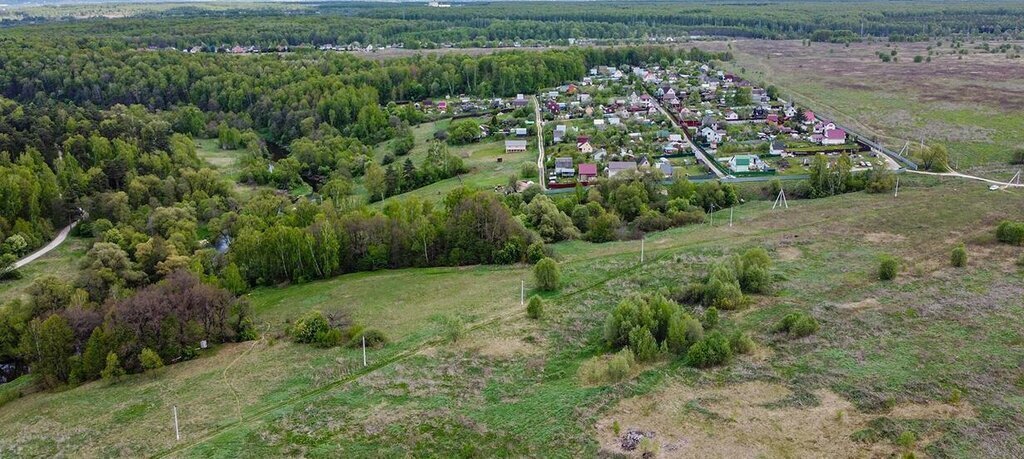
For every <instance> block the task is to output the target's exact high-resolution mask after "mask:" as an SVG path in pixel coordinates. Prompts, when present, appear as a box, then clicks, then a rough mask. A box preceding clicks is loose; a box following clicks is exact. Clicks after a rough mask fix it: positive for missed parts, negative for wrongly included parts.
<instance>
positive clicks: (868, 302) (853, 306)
mask: <svg viewBox="0 0 1024 459" xmlns="http://www.w3.org/2000/svg"><path fill="white" fill-rule="evenodd" d="M880 307H882V303H879V302H878V300H877V299H875V298H865V299H863V300H860V301H854V302H852V303H843V304H841V305H839V309H840V310H842V311H854V312H857V311H864V310H868V309H878V308H880Z"/></svg>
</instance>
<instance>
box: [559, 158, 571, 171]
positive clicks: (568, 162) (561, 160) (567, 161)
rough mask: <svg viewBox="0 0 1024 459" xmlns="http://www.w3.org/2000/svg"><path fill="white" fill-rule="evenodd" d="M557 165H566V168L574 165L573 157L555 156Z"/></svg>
mask: <svg viewBox="0 0 1024 459" xmlns="http://www.w3.org/2000/svg"><path fill="white" fill-rule="evenodd" d="M555 167H565V168H570V167H572V158H569V157H562V158H555Z"/></svg>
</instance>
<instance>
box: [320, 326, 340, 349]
mask: <svg viewBox="0 0 1024 459" xmlns="http://www.w3.org/2000/svg"><path fill="white" fill-rule="evenodd" d="M314 343H315V344H316V345H317V347H322V348H325V349H326V348H331V347H335V346H341V345H342V344H345V334H344V333H342V332H341V330H339V329H337V328H328V329H327V330H324V331H322V332H320V333H317V335H316V339H315V340H314Z"/></svg>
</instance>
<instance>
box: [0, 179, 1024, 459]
mask: <svg viewBox="0 0 1024 459" xmlns="http://www.w3.org/2000/svg"><path fill="white" fill-rule="evenodd" d="M1018 193H1019V192H1017V193H1015V192H1004V191H1000V192H990V191H988V190H987V189H985V188H984V187H983V186H981V185H976V184H968V183H964V182H958V181H955V180H952V179H948V180H934V179H922V178H915V179H909V178H907V180H905V184H904V188H902V189H901V192H900V196H899V197H898V198H894V197H893V196H892V195H886V194H882V195H870V194H864V193H855V194H850V195H844V196H838V197H833V198H827V199H819V200H807V201H795V202H793V204H792V205H791V207H790V208H789V209H788V210H785V211H779V210H775V211H773V210H771V205H770V203H767V202H763V201H752V202H749V203H747V204H744V205H741V206H739V207H737V208H736V210H735V212H734V223H733V226H731V227H730V226H728V224H727V223H725V222H727V221H728V216H727V215H725V214H723V213H721V212H720V213H719V215H717V216H716V219H715V222H716V223H715V225H714V226H711V225H697V226H689V227H684V228H676V229H672V230H668V231H665V232H661V233H651V234H649V235H648V236H647V239H646V240H645V252H646V253H645V262H644V263H643V264H640V260H639V253H638V251H639V242H638V241H623V242H613V243H606V244H591V243H587V242H581V241H572V242H566V243H559V244H556V245H555V246H554V247H555V250H556V254H557V257H558V258H559V260H560V261H561V266H562V271H563V278H564V282H563V286H562V288H561V289H560V290H559V291H558V292H556V293H553V294H546V295H545V298H546V300H547V304H546V315H545V318H543V319H542V320H540V321H534V320H530V319H527V318H526V317H525V314H524V311H523V308H522V307H521V306H520V304H519V283H520V281H521V280H525V281H526V287H527V295H530V294H531V293H532V287H533V285H532V279H531V277H530V275H529V272H530V271H529V267H526V266H519V267H485V266H481V267H465V268H429V269H407V270H399V271H380V272H372V273H358V274H351V275H344V276H341V277H338V278H335V279H331V280H327V281H321V282H315V283H308V284H300V285H293V286H285V287H277V288H263V289H259V290H256V291H254V292H253V293H251V294H249V295H248V299H249V301H250V302H251V303H252V304H253V306H254V309H255V311H256V313H257V317H258V318H259V326H260V327H261V330H262V331H263V337H262V339H260V340H258V341H253V342H247V343H239V344H232V345H224V346H220V347H219V348H217V349H214V350H212V351H210V352H208V353H207V354H205V355H203V356H202V357H201V358H199V359H197V360H194V361H189V362H184V363H181V364H177V365H174V366H172V367H168V368H166V369H164V370H162V371H163V372H162V373H158V374H143V375H135V376H130V377H128V379H126V380H124V381H122V382H119V383H116V384H108V383H104V382H93V383H90V384H87V385H84V386H81V387H77V388H74V389H71V390H68V391H65V392H58V393H39V394H32V395H28V396H26V397H24V398H21V399H18V400H14V401H12V402H10V403H8V404H7V405H6V406H4V407H3V408H0V438H2V440H0V452H2V453H7V454H12V453H13V454H17V455H61V454H84V455H134V456H138V455H156V456H164V455H170V456H202V457H209V456H213V457H234V456H238V455H240V454H242V455H305V456H331V455H338V454H346V455H348V456H355V457H358V456H379V455H445V456H471V455H481V454H487V455H494V454H498V455H501V454H505V455H565V456H575V455H581V454H582V455H593V454H596V453H598V452H599V451H602V450H604V451H606V452H610V453H611V452H615V453H623V452H624V451H621V450H619V449H617V437H618V436H617V434H616V433H615V427H614V426H616V425H618V426H620V427H621V429H626V428H638V429H644V430H654V431H655V432H656V434H657V437H656V438H657V439H658V442H659V447H660V451H661V453H662V454H664V455H667V456H697V455H699V454H698V452H700V454H705V453H709V452H710V453H712V454H717V455H722V456H726V455H745V456H750V455H772V456H794V455H795V456H815V455H821V454H826V453H829V452H833V451H839V452H846V453H849V455H860V454H861V453H862V452H864V451H872V452H876V453H879V454H889V453H894V452H901V451H916V452H918V453H919V454H920V453H926V454H929V455H952V456H973V455H979V454H982V455H989V454H994V455H1015V454H1019V453H1021V450H1020V448H1021V446H1020V443H1019V442H1018V439H1019V438H1024V437H1022V436H1024V416H1022V413H1021V411H1020V406H1021V405H1020V401H1021V400H1024V398H1022V397H1024V391H1022V388H1021V387H1019V385H1018V384H1019V381H1021V380H1024V379H1022V374H1021V373H1020V370H1019V368H1018V365H1017V362H1019V361H1020V359H1021V358H1024V347H1022V346H1024V337H1022V335H1021V334H1020V332H1019V330H1018V329H1017V327H1016V326H1015V325H1014V324H1015V323H1018V322H1019V320H1021V319H1022V318H1024V305H1022V304H1021V303H1020V297H1021V294H1022V293H1024V277H1022V275H1021V272H1020V270H1019V268H1018V267H1017V266H1015V265H1014V262H1015V261H1016V260H1017V259H1018V258H1019V257H1020V256H1021V250H1020V249H1019V248H1015V247H1011V246H1006V245H1000V244H998V243H996V242H995V239H994V236H993V234H994V233H993V231H994V226H995V225H996V224H997V223H998V221H999V220H1000V219H1002V218H1006V217H1014V218H1024V213H1022V211H1021V209H1020V208H1019V199H1020V197H1019V196H1018ZM725 212H727V211H725ZM959 242H965V243H966V245H967V248H968V252H969V253H970V257H971V258H970V262H969V265H968V268H967V269H956V268H952V267H949V261H948V260H949V251H950V249H951V248H952V247H953V246H954V245H955V244H957V243H959ZM752 246H761V247H765V248H767V249H769V251H770V253H771V255H772V258H773V260H774V268H773V272H774V274H775V276H776V278H777V289H776V292H775V293H774V294H772V295H766V296H756V297H754V298H753V300H754V301H753V303H752V304H751V305H750V306H749V307H747V308H745V309H743V310H740V311H736V312H727V313H725V314H724V315H723V324H722V325H721V327H723V329H725V330H734V329H739V330H746V331H749V332H751V333H752V334H753V337H754V339H755V341H756V343H757V347H756V350H755V352H754V353H753V354H752V355H749V356H743V357H740V358H739V359H737V360H735V361H734V362H732V363H731V364H729V365H727V366H724V367H721V368H718V369H714V370H696V369H692V368H688V367H685V366H683V365H682V364H681V363H680V362H679V361H676V360H662V361H658V362H655V363H650V364H645V365H644V366H642V367H641V368H640V369H639V370H637V371H636V372H635V374H634V375H633V376H632V377H631V379H629V380H628V381H626V382H624V383H620V384H605V385H597V386H592V385H586V384H584V383H582V382H581V381H580V380H579V379H578V378H577V376H576V372H577V369H578V368H579V366H580V365H581V364H582V363H583V362H584V361H586V360H587V359H589V358H591V357H593V356H595V355H599V354H601V353H603V352H605V348H604V344H603V342H602V341H601V339H600V336H601V328H602V323H603V320H604V316H605V314H606V312H607V311H608V310H610V309H611V308H612V307H613V306H614V305H615V304H616V303H617V302H618V301H619V300H620V299H622V298H625V297H627V296H629V295H632V294H635V293H641V292H646V293H650V292H655V291H659V290H664V289H668V288H671V287H673V286H679V285H681V284H685V283H687V282H689V281H691V280H693V279H694V278H695V277H696V276H699V275H700V274H701V273H703V271H704V270H705V269H706V267H707V265H708V264H709V263H711V262H713V261H714V260H717V259H720V258H721V257H723V256H725V255H728V254H731V253H735V252H737V251H740V250H742V249H745V248H748V247H752ZM883 253H888V254H893V255H895V256H897V257H898V258H899V259H900V260H901V267H902V268H901V272H900V275H899V277H898V279H897V280H896V281H893V282H879V281H878V280H877V276H876V269H877V264H878V257H879V256H880V255H881V254H883ZM311 309H320V310H324V311H338V312H343V313H345V314H346V315H348V316H350V317H351V318H353V319H354V320H356V321H357V322H360V323H363V324H365V325H367V326H372V327H375V328H380V329H382V330H385V331H386V333H387V334H388V336H389V338H390V339H391V342H390V343H389V344H388V345H387V346H385V347H384V348H382V349H371V350H369V351H368V361H369V366H368V367H365V368H364V367H362V361H361V354H360V352H359V350H357V349H346V348H335V349H328V350H324V349H317V348H312V347H308V346H305V345H298V344H292V343H289V342H286V341H285V340H284V339H282V337H281V333H282V331H283V329H284V327H285V326H286V325H287V323H288V322H289V321H291V320H294V319H295V318H296V317H297V316H299V315H300V314H302V313H303V312H305V311H308V310H311ZM794 310H801V311H807V312H810V313H811V314H813V315H814V316H815V317H817V318H818V320H819V321H821V323H822V328H821V331H820V332H819V333H817V334H815V335H812V336H810V337H807V338H801V339H788V338H785V337H784V336H783V335H778V334H775V333H772V332H771V328H772V327H773V325H774V324H775V322H776V321H778V320H779V319H780V318H781V317H782V316H783V315H785V314H786V313H788V312H790V311H794ZM455 317H458V318H461V320H462V322H463V323H464V324H465V325H464V331H463V334H462V336H461V338H459V339H458V340H457V341H454V342H451V341H450V340H449V338H448V334H449V329H448V326H446V325H445V324H446V323H448V320H447V319H451V318H455ZM175 405H176V406H178V408H179V410H180V414H181V416H182V433H183V439H182V441H180V442H176V441H175V440H174V435H173V425H172V424H171V417H170V410H171V407H172V406H175ZM793 419H805V420H807V422H806V425H801V426H799V428H797V426H795V425H791V423H792V422H794V421H793ZM779 429H783V430H786V431H792V432H794V433H793V434H792V435H779V434H778V432H779ZM905 432H911V433H910V434H906V433H905ZM910 437H913V439H914V440H913V441H909V442H908V441H907V438H910ZM833 448H836V449H833Z"/></svg>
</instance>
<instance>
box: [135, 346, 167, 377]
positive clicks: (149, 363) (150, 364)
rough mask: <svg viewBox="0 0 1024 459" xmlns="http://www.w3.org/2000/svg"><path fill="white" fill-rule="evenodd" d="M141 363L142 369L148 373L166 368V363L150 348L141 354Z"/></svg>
mask: <svg viewBox="0 0 1024 459" xmlns="http://www.w3.org/2000/svg"><path fill="white" fill-rule="evenodd" d="M139 363H141V364H142V369H144V370H146V371H149V370H156V369H158V368H162V367H163V366H164V361H163V359H161V358H160V355H159V354H157V353H156V352H155V351H153V350H152V349H150V348H148V347H147V348H145V349H143V350H142V353H141V354H139Z"/></svg>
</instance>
